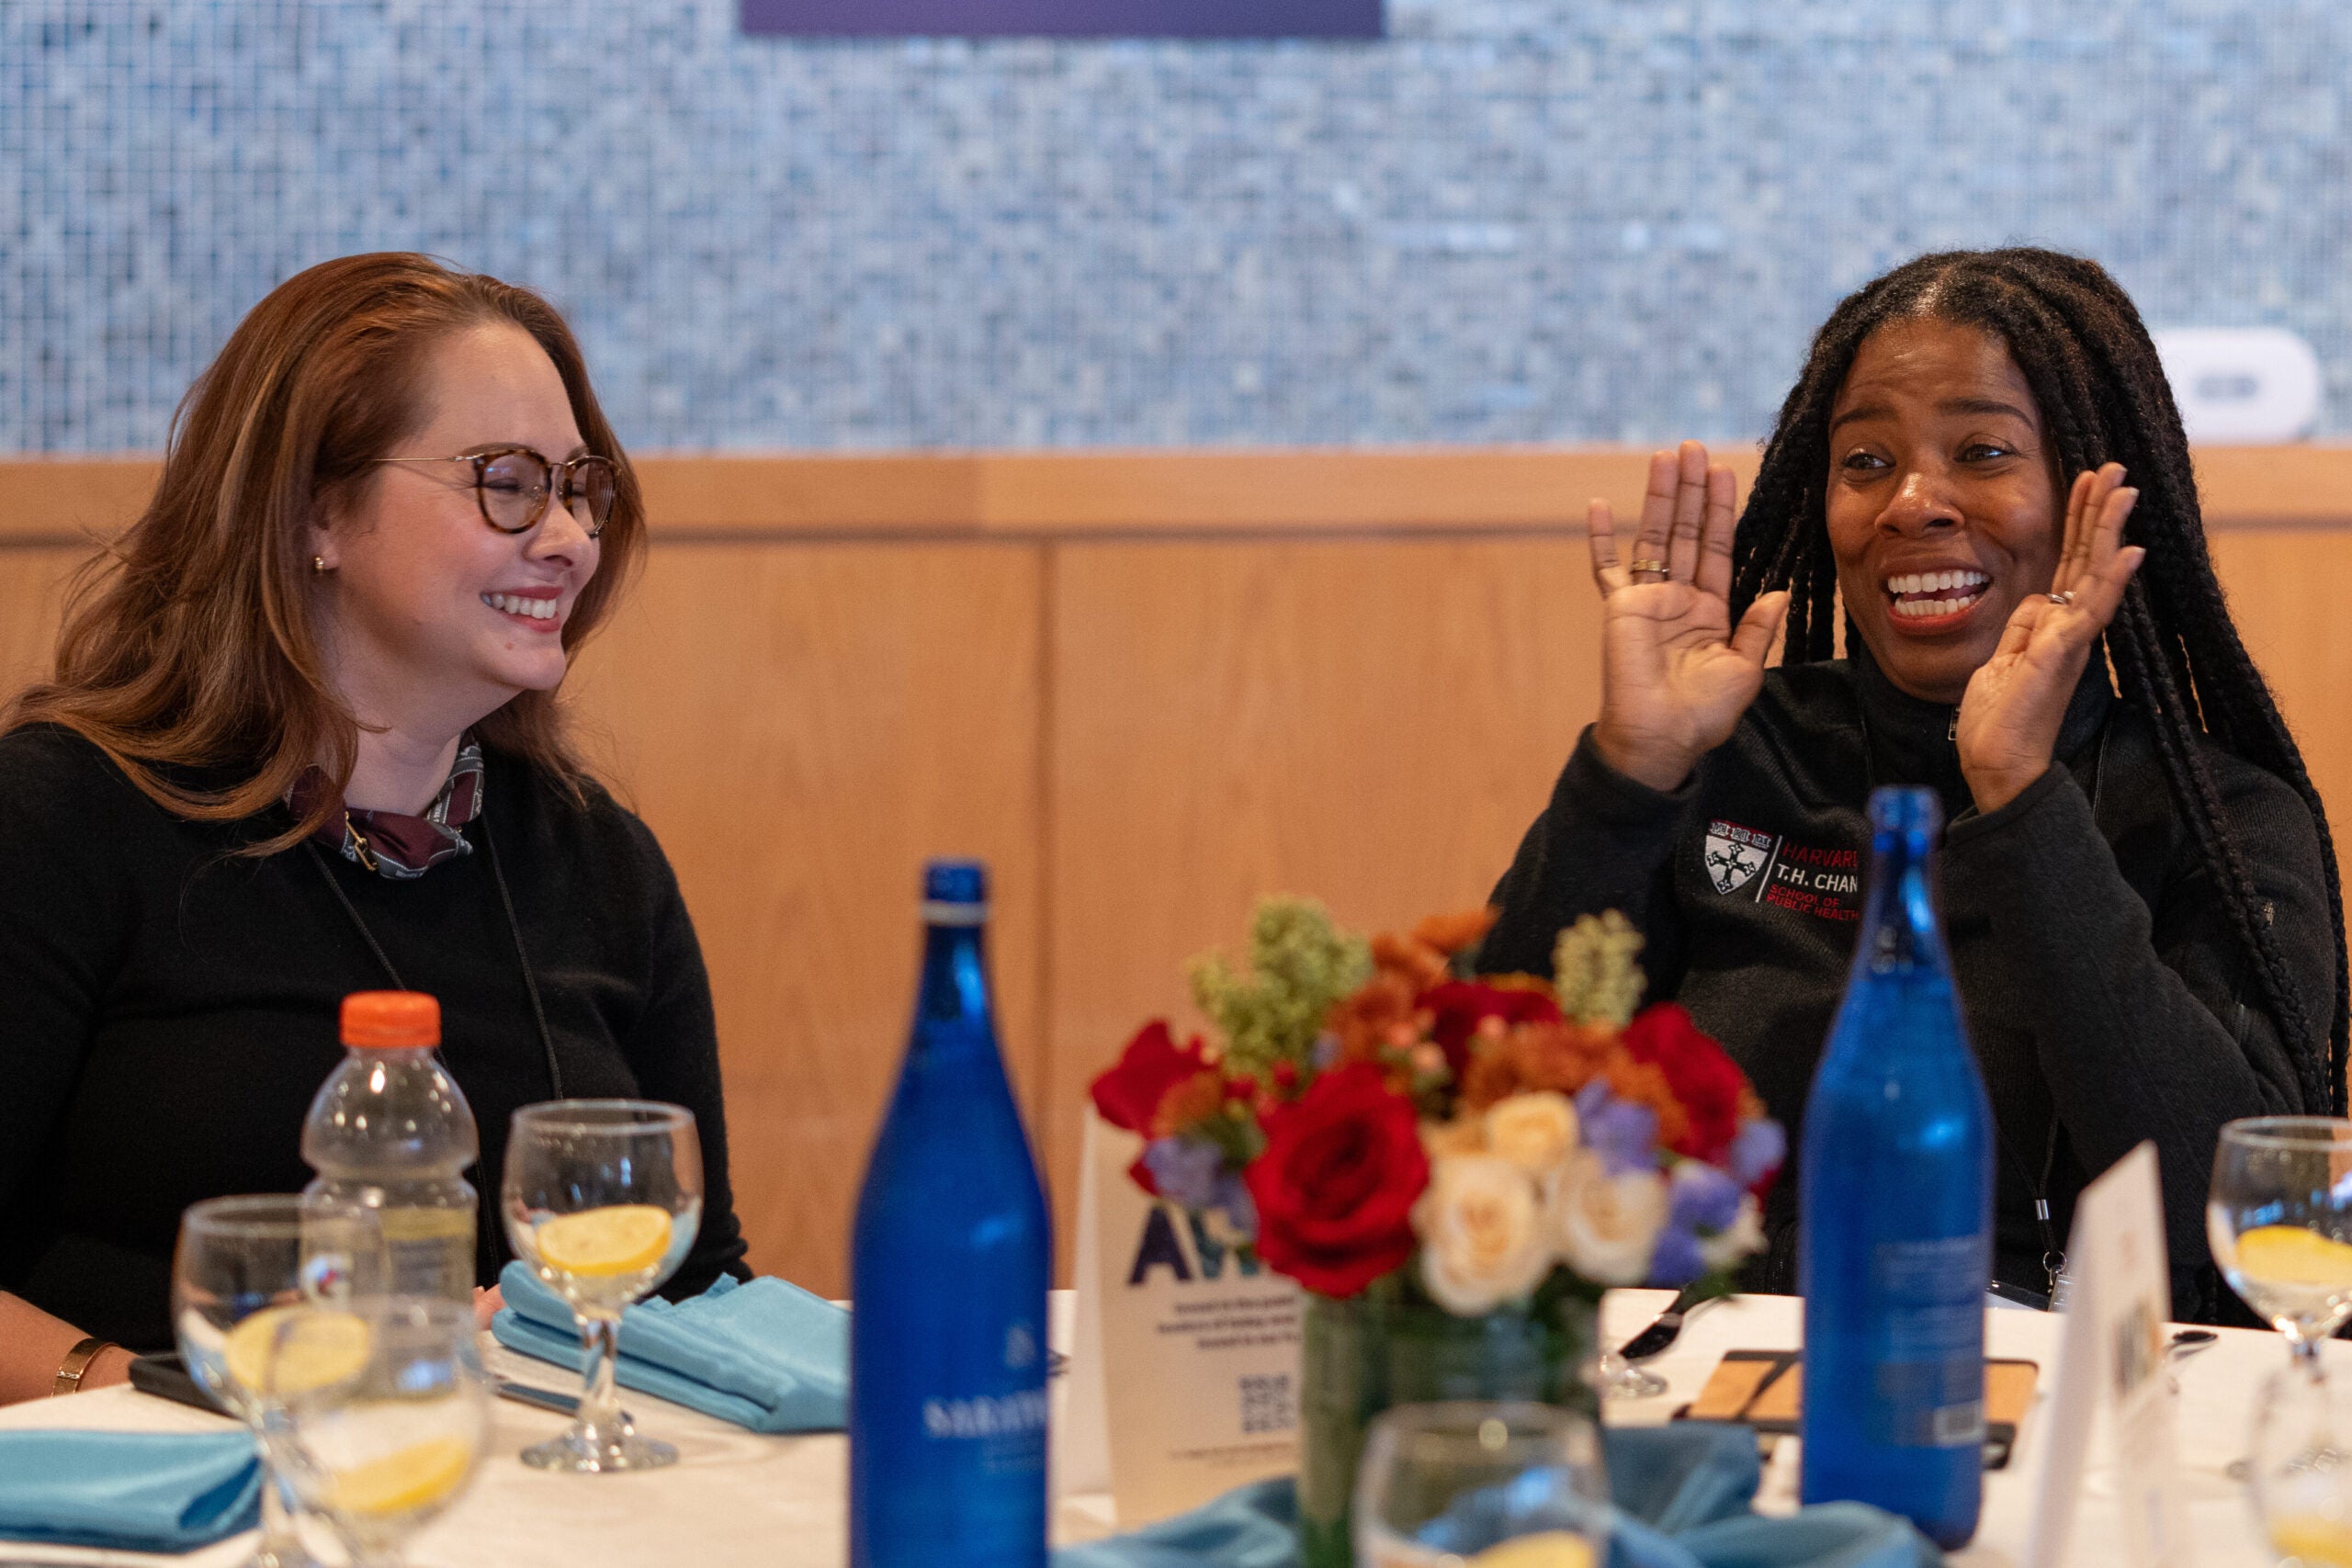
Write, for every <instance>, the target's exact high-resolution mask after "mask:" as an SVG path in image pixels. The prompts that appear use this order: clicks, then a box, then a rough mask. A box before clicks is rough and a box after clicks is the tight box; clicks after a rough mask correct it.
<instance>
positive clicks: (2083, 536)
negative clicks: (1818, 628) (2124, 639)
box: [1952, 463, 2148, 811]
mask: <svg viewBox="0 0 2352 1568" xmlns="http://www.w3.org/2000/svg"><path fill="white" fill-rule="evenodd" d="M2139 499H2140V492H2139V491H2136V490H2129V489H2125V488H2123V468H2122V465H2121V464H2120V463H2109V464H2108V465H2107V466H2106V467H2105V468H2100V469H2099V470H2098V472H2096V473H2086V474H2083V475H2081V476H2079V477H2078V478H2077V479H2075V488H2074V490H2073V491H2071V492H2070V493H2069V494H2068V496H2067V499H2066V525H2065V526H2066V532H2065V543H2064V547H2063V548H2062V550H2061V553H2060V555H2059V558H2058V570H2057V572H2056V574H2055V575H2054V576H2053V577H2052V581H2051V584H2050V592H2048V593H2046V594H2043V593H2037V594H2033V595H2031V596H2030V597H2029V598H2027V599H2026V600H2025V602H2024V603H2022V604H2019V605H2018V607H2017V608H2016V609H2015V610H2014V611H2012V612H2011V613H2010V615H2009V621H2008V625H2007V626H2004V627H2003V628H2002V629H2001V640H2000V643H1999V645H1998V646H1996V648H1995V649H1993V656H1992V657H1991V658H1989V659H1987V660H1985V662H1984V664H1983V665H1982V666H1980V667H1979V668H1978V670H1977V671H1976V673H1975V674H1974V675H1973V676H1971V677H1969V682H1968V690H1967V692H1966V693H1965V694H1963V695H1962V698H1961V704H1960V719H1959V723H1958V724H1957V725H1956V726H1955V727H1954V729H1953V732H1952V739H1953V742H1954V744H1955V745H1956V746H1957V747H1958V748H1959V750H1960V767H1961V772H1962V773H1963V774H1964V775H1965V776H1966V777H1967V779H1968V786H1969V793H1970V794H1971V795H1973V796H1974V797H1975V800H1976V808H1977V809H1978V810H1979V811H1997V810H1999V809H2000V808H2001V807H2003V806H2006V805H2007V804H2008V803H2009V802H2010V801H2011V800H2014V799H2015V798H2016V797H2017V795H2018V792H2019V791H2021V790H2023V789H2024V788H2025V787H2026V786H2027V785H2028V784H2031V783H2032V782H2033V781H2034V780H2036V779H2038V778H2040V777H2041V775H2042V773H2044V772H2046V771H2047V770H2048V768H2049V766H2050V761H2051V756H2052V752H2053V751H2054V750H2055V749H2056V747H2057V744H2058V729H2059V727H2060V725H2062V724H2063V723H2064V721H2065V717H2066V705H2067V703H2068V701H2069V700H2071V699H2072V698H2073V696H2074V694H2075V684H2076V683H2077V682H2080V681H2081V680H2082V678H2083V670H2084V668H2085V666H2086V665H2087V664H2088V662H2089V660H2090V656H2091V649H2093V648H2094V647H2095V646H2097V644H2098V638H2099V634H2100V633H2102V632H2104V631H2105V630H2106V629H2107V626H2108V623H2109V621H2112V620H2113V619H2114V618H2115V612H2116V609H2117V607H2118V606H2119V605H2120V604H2122V603H2123V591H2124V589H2125V587H2126V586H2127V585H2129V584H2130V582H2131V574H2132V573H2133V572H2134V571H2137V570H2139V567H2140V562H2141V561H2142V560H2143V559H2144V558H2146V556H2147V553H2148V552H2147V551H2146V550H2144V549H2143V548H2141V547H2139V546H2137V545H2134V546H2132V547H2130V548H2128V549H2126V548H2124V547H2123V546H2122V541H2123V525H2124V522H2125V520H2126V519H2128V518H2129V517H2130V516H2131V508H2132V505H2133V504H2134V503H2135V502H2138V500H2139Z"/></svg>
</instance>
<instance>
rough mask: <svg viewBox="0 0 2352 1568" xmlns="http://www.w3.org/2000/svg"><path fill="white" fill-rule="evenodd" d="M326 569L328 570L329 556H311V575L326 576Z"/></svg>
mask: <svg viewBox="0 0 2352 1568" xmlns="http://www.w3.org/2000/svg"><path fill="white" fill-rule="evenodd" d="M326 570H327V558H326V557H324V556H312V557H311V575H312V576H314V577H324V576H325V575H326Z"/></svg>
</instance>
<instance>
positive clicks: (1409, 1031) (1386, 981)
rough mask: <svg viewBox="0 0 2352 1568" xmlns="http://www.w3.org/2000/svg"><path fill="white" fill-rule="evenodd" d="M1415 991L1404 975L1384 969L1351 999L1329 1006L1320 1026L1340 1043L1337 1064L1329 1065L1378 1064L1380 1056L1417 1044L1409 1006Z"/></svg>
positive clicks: (1414, 1019)
mask: <svg viewBox="0 0 2352 1568" xmlns="http://www.w3.org/2000/svg"><path fill="white" fill-rule="evenodd" d="M1418 989H1419V987H1416V986H1415V985H1414V984H1413V982H1412V981H1411V980H1410V979H1408V978H1407V977H1406V976H1404V975H1402V974H1400V973H1397V972H1396V971H1394V970H1386V969H1384V970H1382V971H1380V972H1379V973H1378V974H1375V975H1374V976H1373V977H1372V978H1371V979H1369V980H1367V981H1365V982H1364V984H1363V987H1362V988H1361V989H1359V990H1358V991H1357V992H1356V993H1355V995H1353V996H1351V997H1344V998H1340V1000H1339V1001H1336V1002H1334V1003H1332V1004H1331V1011H1330V1013H1329V1015H1328V1016H1327V1017H1326V1018H1325V1019H1324V1021H1323V1026H1324V1027H1325V1028H1326V1029H1328V1030H1329V1031H1330V1032H1331V1033H1332V1034H1333V1035H1335V1036H1336V1037H1337V1038H1338V1039H1339V1042H1340V1060H1339V1062H1338V1063H1335V1064H1333V1065H1334V1066H1339V1065H1340V1064H1344V1063H1348V1062H1378V1061H1380V1060H1381V1059H1382V1054H1383V1053H1384V1052H1386V1051H1390V1050H1394V1049H1396V1048H1397V1047H1398V1046H1400V1045H1403V1046H1410V1045H1411V1044H1413V1043H1415V1042H1416V1041H1418V1040H1419V1039H1420V1037H1421V1029H1420V1021H1419V1019H1418V1018H1417V1017H1416V1015H1415V1010H1414V1005H1413V999H1414V996H1415V994H1416V992H1417V991H1418Z"/></svg>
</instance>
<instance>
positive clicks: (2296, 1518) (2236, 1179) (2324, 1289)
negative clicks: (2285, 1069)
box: [2205, 1116, 2352, 1562]
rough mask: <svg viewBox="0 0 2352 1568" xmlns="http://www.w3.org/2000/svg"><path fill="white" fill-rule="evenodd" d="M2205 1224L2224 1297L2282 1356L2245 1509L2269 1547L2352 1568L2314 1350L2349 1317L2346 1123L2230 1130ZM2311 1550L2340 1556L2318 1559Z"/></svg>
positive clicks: (2349, 1458) (2293, 1120) (2351, 1241)
mask: <svg viewBox="0 0 2352 1568" xmlns="http://www.w3.org/2000/svg"><path fill="white" fill-rule="evenodd" d="M2205 1226H2206V1234H2207V1236H2208V1238H2209V1240H2210V1241H2211V1245H2212V1248H2213V1260H2214V1261H2215V1262H2216V1263H2218V1264H2220V1265H2221V1267H2222V1274H2223V1276H2224V1277H2225V1278H2227V1279H2228V1280H2229V1281H2230V1285H2231V1288H2232V1289H2233V1290H2235V1291H2236V1292H2237V1293H2238V1294H2239V1295H2241V1296H2243V1297H2245V1303H2246V1304H2247V1305H2248V1306H2250V1307H2252V1308H2253V1309H2254V1310H2255V1311H2256V1313H2258V1314H2261V1315H2262V1316H2263V1317H2266V1318H2267V1319H2268V1320H2269V1321H2270V1323H2271V1325H2272V1326H2273V1327H2275V1328H2277V1329H2278V1331H2279V1332H2280V1333H2281V1334H2283V1335H2285V1336H2286V1337H2287V1343H2288V1346H2289V1347H2290V1348H2291V1349H2292V1351H2293V1360H2292V1363H2291V1365H2290V1367H2288V1368H2285V1369H2281V1370H2280V1371H2278V1372H2277V1373H2274V1374H2273V1375H2272V1376H2271V1378H2270V1379H2269V1381H2268V1382H2267V1385H2266V1387H2265V1389H2264V1394H2263V1397H2262V1399H2261V1400H2260V1401H2259V1402H2258V1403H2257V1404H2256V1406H2255V1410H2256V1416H2255V1433H2254V1458H2253V1461H2252V1463H2251V1466H2250V1469H2251V1479H2252V1483H2253V1488H2254V1497H2255V1506H2256V1508H2257V1510H2258V1511H2259V1512H2260V1513H2261V1515H2262V1517H2263V1520H2264V1523H2265V1524H2266V1526H2267V1528H2268V1529H2269V1531H2270V1533H2271V1536H2272V1538H2273V1540H2274V1542H2280V1543H2285V1542H2292V1543H2294V1547H2295V1548H2297V1549H2301V1551H2302V1552H2303V1553H2304V1554H2309V1555H2313V1556H2315V1557H2319V1558H2320V1560H2324V1561H2344V1562H2352V1454H2347V1453H2346V1451H2345V1450H2344V1449H2343V1447H2342V1438H2341V1434H2340V1432H2339V1431H2338V1427H2339V1425H2340V1423H2339V1421H2338V1420H2337V1412H2336V1408H2335V1406H2336V1404H2337V1399H2336V1396H2335V1393H2334V1392H2333V1391H2332V1390H2331V1389H2330V1388H2329V1386H2328V1382H2327V1379H2326V1375H2325V1372H2324V1369H2323V1367H2322V1365H2321V1362H2320V1346H2321V1344H2322V1343H2323V1342H2324V1341H2325V1340H2326V1339H2327V1337H2329V1336H2330V1335H2332V1334H2334V1333H2335V1331H2336V1330H2337V1329H2338V1328H2341V1327H2342V1326H2343V1325H2344V1323H2345V1321H2346V1318H2347V1317H2352V1122H2346V1121H2343V1120H2340V1119H2337V1118H2335V1117H2327V1116H2257V1117H2252V1118H2249V1119H2247V1120H2245V1121H2240V1122H2230V1123H2229V1124H2228V1125H2227V1126H2225V1127H2223V1128H2222V1139H2221V1146H2220V1148H2219V1149H2218V1150H2217V1151H2216V1152H2215V1154H2214V1156H2213V1188H2212V1195H2211V1201H2209V1202H2208V1203H2207V1205H2206V1209H2205ZM2320 1540H2333V1541H2334V1543H2335V1549H2336V1550H2337V1551H2339V1552H2341V1553H2343V1555H2339V1556H2335V1557H2325V1556H2323V1555H2321V1554H2320V1553H2318V1552H2317V1551H2315V1543H2316V1542H2318V1541H2320ZM2279 1549H2280V1550H2281V1551H2287V1550H2290V1547H2289V1546H2288V1545H2285V1544H2281V1545H2280V1548H2279Z"/></svg>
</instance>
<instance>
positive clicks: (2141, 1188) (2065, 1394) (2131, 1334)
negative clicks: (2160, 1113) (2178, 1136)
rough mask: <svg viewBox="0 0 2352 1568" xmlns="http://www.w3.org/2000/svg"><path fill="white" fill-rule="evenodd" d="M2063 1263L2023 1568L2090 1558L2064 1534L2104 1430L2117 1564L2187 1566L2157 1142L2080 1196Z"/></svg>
mask: <svg viewBox="0 0 2352 1568" xmlns="http://www.w3.org/2000/svg"><path fill="white" fill-rule="evenodd" d="M2066 1260H2067V1270H2068V1275H2069V1278H2070V1280H2071V1294H2070V1295H2069V1297H2068V1300H2067V1306H2066V1310H2065V1312H2064V1314H2061V1315H2063V1316H2064V1318H2065V1326H2064V1329H2063V1330H2062V1331H2061V1333H2060V1336H2059V1348H2058V1373H2057V1378H2056V1380H2055V1382H2053V1383H2052V1389H2051V1395H2050V1404H2049V1408H2048V1409H2046V1410H2045V1411H2044V1412H2043V1413H2042V1420H2041V1431H2040V1433H2039V1434H2038V1435H2037V1436H2036V1438H2035V1439H2034V1450H2035V1452H2036V1454H2037V1455H2038V1462H2039V1463H2040V1465H2041V1476H2040V1484H2039V1486H2038V1487H2037V1489H2036V1491H2035V1494H2034V1509H2033V1533H2032V1535H2031V1536H2030V1538H2029V1539H2028V1540H2027V1542H2026V1554H2025V1562H2024V1568H2058V1565H2059V1564H2061V1563H2064V1562H2081V1561H2086V1559H2085V1558H2082V1557H2070V1556H2068V1554H2067V1553H2068V1537H2069V1536H2070V1535H2071V1534H2072V1533H2073V1529H2074V1523H2075V1504H2076V1502H2077V1500H2078V1498H2079V1496H2080V1495H2081V1491H2082V1480H2083V1460H2084V1455H2085V1453H2086V1451H2087V1450H2089V1449H2090V1448H2091V1446H2092V1439H2093V1433H2094V1430H2095V1428H2098V1427H2104V1428H2105V1430H2106V1433H2107V1442H2106V1445H2105V1446H2106V1450H2107V1452H2108V1455H2109V1460H2110V1461H2111V1462H2112V1463H2113V1464H2114V1467H2115V1486H2114V1492H2115V1499H2116V1506H2117V1508H2118V1510H2119V1511H2120V1514H2121V1516H2122V1518H2121V1526H2122V1529H2121V1539H2120V1540H2119V1541H2117V1542H2116V1543H2115V1547H2116V1548H2117V1549H2120V1551H2119V1555H2117V1556H2116V1557H2115V1558H2114V1559H2113V1560H2114V1561H2116V1562H2122V1563H2125V1564H2128V1565H2129V1568H2189V1564H2190V1562H2191V1561H2192V1552H2191V1550H2190V1544H2189V1538H2188V1524H2187V1521H2186V1520H2185V1518H2184V1517H2183V1516H2182V1513H2181V1506H2180V1487H2179V1484H2178V1471H2179V1466H2178V1461H2177V1447H2176V1440H2175V1432H2174V1426H2175V1410H2174V1399H2173V1393H2172V1384H2171V1382H2170V1381H2169V1380H2168V1379H2167V1378H2166V1377H2165V1320H2166V1319H2167V1318H2169V1317H2170V1316H2171V1315H2172V1287H2171V1285H2170V1283H2169V1282H2168V1270H2167V1269H2166V1267H2165V1224H2164V1201H2163V1197H2162V1195H2161V1194H2160V1193H2159V1192H2158V1190H2157V1187H2156V1148H2155V1145H2154V1144H2142V1145H2140V1146H2139V1147H2138V1148H2135V1149H2133V1150H2132V1151H2131V1153H2130V1154H2128V1155H2125V1156H2123V1157H2122V1158H2121V1159H2120V1160H2117V1161H2116V1162H2115V1164H2114V1165H2113V1166H2111V1167H2109V1169H2108V1171H2107V1173H2106V1174H2105V1175H2103V1176H2101V1177H2100V1178H2099V1179H2098V1180H2097V1181H2094V1182H2092V1183H2091V1184H2090V1185H2089V1186H2088V1187H2086V1188H2085V1189H2083V1195H2082V1197H2081V1199H2080V1200H2079V1201H2077V1202H2076V1203H2075V1226H2074V1234H2073V1235H2071V1236H2070V1237H2069V1238H2068V1240H2067V1244H2066ZM2103 1550H2104V1548H2103Z"/></svg>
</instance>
